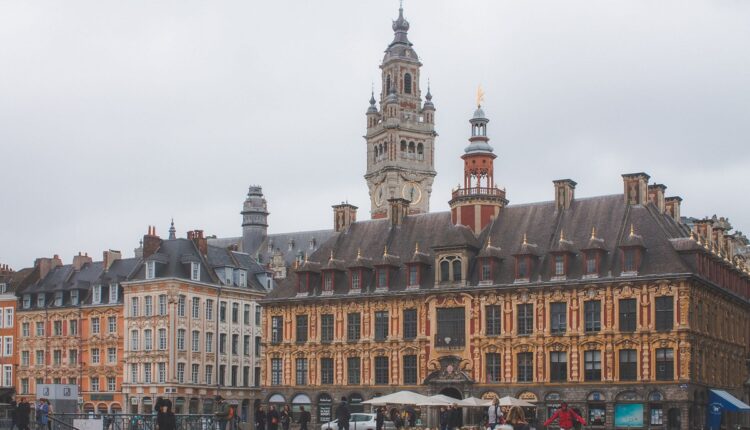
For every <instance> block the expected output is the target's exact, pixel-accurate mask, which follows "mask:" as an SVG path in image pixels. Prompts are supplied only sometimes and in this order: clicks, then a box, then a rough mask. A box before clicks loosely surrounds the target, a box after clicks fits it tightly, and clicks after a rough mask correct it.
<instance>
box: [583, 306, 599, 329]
mask: <svg viewBox="0 0 750 430" xmlns="http://www.w3.org/2000/svg"><path fill="white" fill-rule="evenodd" d="M583 321H584V322H583V324H584V330H586V333H594V332H597V331H599V330H601V329H602V302H601V301H599V300H589V301H586V302H584V303H583Z"/></svg>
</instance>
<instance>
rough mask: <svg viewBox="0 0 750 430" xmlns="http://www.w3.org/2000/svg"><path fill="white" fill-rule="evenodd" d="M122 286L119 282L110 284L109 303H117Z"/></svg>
mask: <svg viewBox="0 0 750 430" xmlns="http://www.w3.org/2000/svg"><path fill="white" fill-rule="evenodd" d="M119 290H120V288H119V286H118V285H117V284H110V285H109V303H117V298H118V296H119V293H120V291H119Z"/></svg>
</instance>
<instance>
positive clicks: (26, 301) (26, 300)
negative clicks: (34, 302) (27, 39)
mask: <svg viewBox="0 0 750 430" xmlns="http://www.w3.org/2000/svg"><path fill="white" fill-rule="evenodd" d="M30 307H31V294H24V295H23V308H24V309H28V308H30Z"/></svg>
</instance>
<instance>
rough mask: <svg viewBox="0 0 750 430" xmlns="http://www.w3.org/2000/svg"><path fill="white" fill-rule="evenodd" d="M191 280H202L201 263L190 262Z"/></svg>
mask: <svg viewBox="0 0 750 430" xmlns="http://www.w3.org/2000/svg"><path fill="white" fill-rule="evenodd" d="M190 280H192V281H200V280H201V264H200V263H196V262H192V263H190Z"/></svg>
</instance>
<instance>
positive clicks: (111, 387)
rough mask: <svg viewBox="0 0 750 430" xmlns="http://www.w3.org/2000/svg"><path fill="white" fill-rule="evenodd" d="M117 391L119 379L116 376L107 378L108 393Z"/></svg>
mask: <svg viewBox="0 0 750 430" xmlns="http://www.w3.org/2000/svg"><path fill="white" fill-rule="evenodd" d="M116 390H117V379H115V377H114V376H107V391H116Z"/></svg>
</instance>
